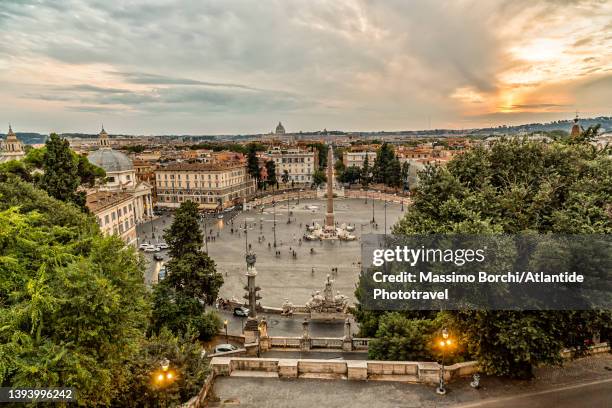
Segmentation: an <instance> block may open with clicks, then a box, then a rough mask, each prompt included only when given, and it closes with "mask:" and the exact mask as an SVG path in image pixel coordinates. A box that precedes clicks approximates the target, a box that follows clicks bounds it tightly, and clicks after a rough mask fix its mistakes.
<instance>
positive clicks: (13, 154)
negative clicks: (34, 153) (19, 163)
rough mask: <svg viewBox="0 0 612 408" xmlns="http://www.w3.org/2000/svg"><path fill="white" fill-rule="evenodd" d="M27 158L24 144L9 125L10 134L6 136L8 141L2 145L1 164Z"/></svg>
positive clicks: (0, 145)
mask: <svg viewBox="0 0 612 408" xmlns="http://www.w3.org/2000/svg"><path fill="white" fill-rule="evenodd" d="M24 157H25V151H24V150H23V143H21V141H20V140H19V139H17V135H15V133H13V129H12V128H11V125H9V129H8V133H7V134H6V140H4V141H2V144H0V163H3V162H7V161H11V160H21V159H23V158H24Z"/></svg>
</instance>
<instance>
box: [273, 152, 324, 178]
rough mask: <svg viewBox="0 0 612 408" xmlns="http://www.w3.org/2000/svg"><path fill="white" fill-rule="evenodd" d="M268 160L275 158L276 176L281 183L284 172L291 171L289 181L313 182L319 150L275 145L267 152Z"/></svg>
mask: <svg viewBox="0 0 612 408" xmlns="http://www.w3.org/2000/svg"><path fill="white" fill-rule="evenodd" d="M265 158H266V159H267V160H274V163H275V165H276V178H277V179H278V182H279V183H280V182H281V180H282V176H283V173H284V172H285V171H287V172H288V173H289V182H294V183H298V184H310V183H312V174H313V173H314V171H315V170H316V169H317V165H318V158H319V155H318V152H317V151H316V150H314V149H310V150H307V149H300V148H283V147H278V146H275V147H273V148H272V149H270V150H268V152H267V153H266V154H265Z"/></svg>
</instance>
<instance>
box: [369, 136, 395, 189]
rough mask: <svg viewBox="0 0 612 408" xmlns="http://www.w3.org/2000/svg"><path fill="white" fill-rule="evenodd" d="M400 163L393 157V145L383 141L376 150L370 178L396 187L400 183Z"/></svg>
mask: <svg viewBox="0 0 612 408" xmlns="http://www.w3.org/2000/svg"><path fill="white" fill-rule="evenodd" d="M400 175H401V165H400V163H399V161H398V159H397V158H396V157H395V153H394V151H393V147H392V146H391V145H390V144H389V143H387V142H384V143H383V144H382V145H381V146H380V148H379V149H378V151H377V152H376V159H375V160H374V166H373V167H372V180H373V181H374V182H375V183H383V184H385V185H387V186H389V187H398V186H399V185H400V183H401V177H400Z"/></svg>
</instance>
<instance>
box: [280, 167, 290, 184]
mask: <svg viewBox="0 0 612 408" xmlns="http://www.w3.org/2000/svg"><path fill="white" fill-rule="evenodd" d="M281 181H282V182H283V184H284V185H285V186H286V185H287V183H288V182H289V170H283V175H282V176H281Z"/></svg>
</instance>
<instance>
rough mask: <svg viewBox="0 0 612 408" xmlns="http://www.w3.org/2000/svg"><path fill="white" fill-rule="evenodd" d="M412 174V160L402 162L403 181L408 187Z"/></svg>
mask: <svg viewBox="0 0 612 408" xmlns="http://www.w3.org/2000/svg"><path fill="white" fill-rule="evenodd" d="M409 176H410V162H408V161H405V162H404V163H403V164H402V183H403V185H404V187H408V177H409Z"/></svg>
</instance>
